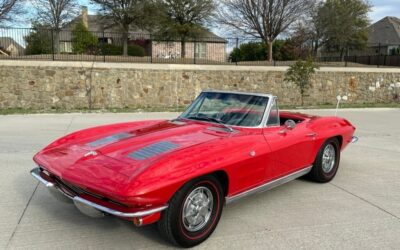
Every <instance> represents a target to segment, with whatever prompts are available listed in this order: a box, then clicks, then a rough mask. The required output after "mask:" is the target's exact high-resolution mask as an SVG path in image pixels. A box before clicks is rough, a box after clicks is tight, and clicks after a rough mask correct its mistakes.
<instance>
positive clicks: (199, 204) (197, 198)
mask: <svg viewBox="0 0 400 250" xmlns="http://www.w3.org/2000/svg"><path fill="white" fill-rule="evenodd" d="M213 199H214V197H213V195H212V192H211V191H210V189H208V188H206V187H198V188H196V189H194V190H193V191H192V192H191V193H190V194H189V195H188V196H187V198H186V200H185V203H184V204H183V211H182V221H183V225H184V227H185V228H186V230H188V231H190V232H195V231H198V230H200V229H202V228H203V227H204V226H205V225H206V224H207V222H208V221H209V220H210V217H211V213H212V210H213V206H214V202H213Z"/></svg>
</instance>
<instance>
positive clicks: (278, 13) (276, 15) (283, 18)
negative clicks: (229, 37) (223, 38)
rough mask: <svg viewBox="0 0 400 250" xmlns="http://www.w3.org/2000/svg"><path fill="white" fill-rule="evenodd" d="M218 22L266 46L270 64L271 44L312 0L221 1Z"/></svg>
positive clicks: (303, 11) (304, 10) (305, 12)
mask: <svg viewBox="0 0 400 250" xmlns="http://www.w3.org/2000/svg"><path fill="white" fill-rule="evenodd" d="M220 2H221V3H220V7H219V11H218V15H217V18H216V20H217V22H218V23H220V24H221V25H222V26H226V27H229V28H233V29H234V30H237V31H240V32H242V33H244V34H246V35H250V36H253V37H257V38H261V39H262V40H263V41H264V42H265V43H267V44H268V49H269V51H268V56H269V60H270V61H272V59H273V58H272V43H273V41H274V40H275V39H276V38H277V37H278V36H279V35H280V34H282V32H285V31H286V30H288V29H289V27H290V26H291V25H292V24H293V23H294V22H295V21H297V20H299V19H300V18H302V17H303V16H304V15H306V14H308V11H310V10H311V9H312V8H311V7H312V6H313V5H314V4H315V0H222V1H220Z"/></svg>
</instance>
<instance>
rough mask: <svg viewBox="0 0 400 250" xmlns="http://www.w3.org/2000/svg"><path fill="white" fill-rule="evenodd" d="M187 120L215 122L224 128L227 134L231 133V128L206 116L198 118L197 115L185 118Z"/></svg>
mask: <svg viewBox="0 0 400 250" xmlns="http://www.w3.org/2000/svg"><path fill="white" fill-rule="evenodd" d="M186 118H187V119H193V120H206V121H210V122H216V123H218V124H220V125H222V126H224V127H225V128H226V129H227V130H228V131H229V132H231V133H232V132H233V131H234V130H233V128H231V127H230V126H228V125H226V124H225V123H223V122H222V121H221V120H218V119H217V118H213V117H208V116H198V115H193V116H189V117H186Z"/></svg>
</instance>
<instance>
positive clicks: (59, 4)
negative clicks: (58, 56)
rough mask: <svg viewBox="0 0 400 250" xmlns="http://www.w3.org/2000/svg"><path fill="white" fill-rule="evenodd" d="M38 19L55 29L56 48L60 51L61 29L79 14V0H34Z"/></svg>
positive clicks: (57, 51)
mask: <svg viewBox="0 0 400 250" xmlns="http://www.w3.org/2000/svg"><path fill="white" fill-rule="evenodd" d="M33 2H34V6H35V9H36V13H35V16H36V20H37V21H38V22H40V23H41V24H43V25H48V26H50V27H51V28H52V29H53V32H54V34H53V40H54V50H55V52H56V53H59V52H60V49H59V48H60V31H61V28H62V27H64V25H65V24H67V23H68V22H70V21H71V20H72V19H73V18H74V17H75V16H76V15H77V14H78V9H79V8H78V7H77V6H78V3H77V0H33Z"/></svg>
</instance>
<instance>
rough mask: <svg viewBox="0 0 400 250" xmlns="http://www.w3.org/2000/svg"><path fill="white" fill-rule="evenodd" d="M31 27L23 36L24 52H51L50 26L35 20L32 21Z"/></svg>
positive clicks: (32, 53) (38, 53) (28, 53)
mask: <svg viewBox="0 0 400 250" xmlns="http://www.w3.org/2000/svg"><path fill="white" fill-rule="evenodd" d="M32 27H33V28H32V32H31V33H30V34H29V35H27V36H26V37H25V41H26V50H25V52H26V54H27V55H41V54H51V53H53V49H52V47H51V45H52V38H51V29H50V27H49V26H44V25H41V24H39V23H37V22H34V23H33V24H32Z"/></svg>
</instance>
